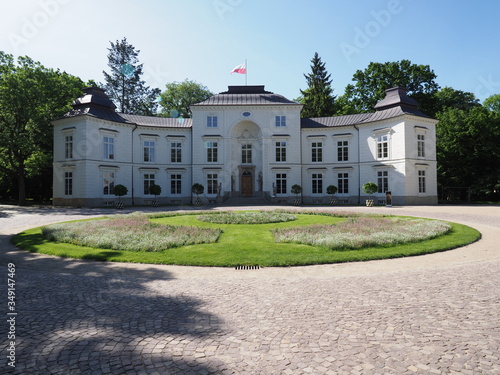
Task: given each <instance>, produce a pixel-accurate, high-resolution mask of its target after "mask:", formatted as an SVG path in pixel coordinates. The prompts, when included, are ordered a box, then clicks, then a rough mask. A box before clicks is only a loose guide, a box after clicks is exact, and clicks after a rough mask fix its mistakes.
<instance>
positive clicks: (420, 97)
mask: <svg viewBox="0 0 500 375" xmlns="http://www.w3.org/2000/svg"><path fill="white" fill-rule="evenodd" d="M436 77H437V76H436V74H434V71H433V70H432V69H431V68H430V67H429V65H417V64H412V63H411V61H409V60H401V61H395V62H386V63H375V62H371V63H370V64H369V65H368V67H367V68H366V69H365V70H358V71H356V73H354V76H353V78H352V80H353V81H354V82H355V84H354V85H347V87H346V89H345V100H346V101H348V102H350V107H352V108H353V109H354V111H355V112H356V113H363V112H371V111H372V110H373V107H374V106H375V104H376V103H377V102H378V101H380V100H382V99H383V98H384V97H385V90H387V89H389V88H391V87H396V86H401V87H405V88H407V89H408V95H409V96H411V97H412V98H413V99H415V100H416V101H417V102H419V104H420V109H421V110H422V112H424V113H426V111H432V110H433V95H434V94H435V93H436V91H437V90H438V89H439V85H438V84H437V83H436V82H435V79H436Z"/></svg>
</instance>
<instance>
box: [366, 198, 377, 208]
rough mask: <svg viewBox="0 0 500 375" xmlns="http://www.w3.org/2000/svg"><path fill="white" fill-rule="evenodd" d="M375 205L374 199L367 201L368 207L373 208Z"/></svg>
mask: <svg viewBox="0 0 500 375" xmlns="http://www.w3.org/2000/svg"><path fill="white" fill-rule="evenodd" d="M374 203H375V200H374V199H367V200H366V207H373V205H374Z"/></svg>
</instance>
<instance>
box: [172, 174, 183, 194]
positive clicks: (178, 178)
mask: <svg viewBox="0 0 500 375" xmlns="http://www.w3.org/2000/svg"><path fill="white" fill-rule="evenodd" d="M181 193H182V175H180V174H172V175H170V194H171V195H179V194H181Z"/></svg>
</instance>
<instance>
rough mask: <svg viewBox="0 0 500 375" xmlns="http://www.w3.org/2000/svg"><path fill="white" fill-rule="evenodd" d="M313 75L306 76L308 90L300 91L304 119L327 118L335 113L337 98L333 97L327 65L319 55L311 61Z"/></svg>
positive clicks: (316, 54) (315, 55)
mask: <svg viewBox="0 0 500 375" xmlns="http://www.w3.org/2000/svg"><path fill="white" fill-rule="evenodd" d="M311 63H312V65H311V73H309V74H304V77H305V78H306V80H307V85H308V87H307V89H305V90H300V93H301V94H302V103H303V104H304V108H303V109H302V114H301V116H302V117H326V116H331V115H333V113H334V102H335V96H333V95H332V92H333V89H332V87H331V84H332V80H331V79H330V76H331V75H330V74H328V72H327V71H326V68H325V63H324V62H322V61H321V58H320V57H319V56H318V53H317V52H315V53H314V57H313V59H312V60H311Z"/></svg>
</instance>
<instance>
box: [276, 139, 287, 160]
mask: <svg viewBox="0 0 500 375" xmlns="http://www.w3.org/2000/svg"><path fill="white" fill-rule="evenodd" d="M276 161H286V142H276Z"/></svg>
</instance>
